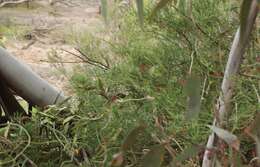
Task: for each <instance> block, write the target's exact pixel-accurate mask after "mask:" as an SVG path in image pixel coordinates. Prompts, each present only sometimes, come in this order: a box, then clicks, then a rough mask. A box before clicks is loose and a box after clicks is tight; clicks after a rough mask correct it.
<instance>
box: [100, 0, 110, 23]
mask: <svg viewBox="0 0 260 167" xmlns="http://www.w3.org/2000/svg"><path fill="white" fill-rule="evenodd" d="M101 15H102V16H103V18H104V20H105V22H106V23H107V22H108V6H107V0H101Z"/></svg>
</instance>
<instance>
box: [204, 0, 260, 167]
mask: <svg viewBox="0 0 260 167" xmlns="http://www.w3.org/2000/svg"><path fill="white" fill-rule="evenodd" d="M257 13H258V6H257V0H254V1H253V2H252V6H251V10H250V13H249V16H248V18H247V27H246V30H245V32H243V33H241V32H240V28H239V29H238V30H237V32H236V35H235V38H234V41H233V44H232V47H231V51H230V53H229V57H228V62H227V65H226V69H225V74H224V78H223V81H222V86H221V93H220V96H219V99H218V103H217V105H216V117H215V119H214V121H213V125H214V126H218V127H221V128H225V127H226V126H227V121H228V118H229V115H230V111H231V100H232V97H233V89H234V84H235V83H234V77H235V76H236V75H237V74H238V71H239V68H240V65H241V62H242V58H243V55H244V53H245V49H246V47H247V45H248V40H249V37H250V34H251V31H252V29H253V25H254V23H255V19H256V16H257ZM242 34H243V36H242ZM217 143H218V138H217V136H216V135H215V134H214V133H212V134H211V135H210V136H209V138H208V142H207V147H206V148H207V150H206V151H205V153H204V157H203V163H202V167H212V166H213V165H214V163H215V155H214V154H213V153H212V150H213V149H214V146H217Z"/></svg>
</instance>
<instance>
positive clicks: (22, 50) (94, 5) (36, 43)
mask: <svg viewBox="0 0 260 167" xmlns="http://www.w3.org/2000/svg"><path fill="white" fill-rule="evenodd" d="M63 1H64V0H63ZM72 2H73V3H72ZM36 3H37V7H32V9H29V10H27V9H26V8H23V9H20V8H17V7H12V8H1V9H0V16H1V18H0V21H4V20H11V21H12V24H16V25H24V26H28V27H30V29H31V31H29V33H28V37H27V36H26V37H25V38H22V39H15V38H13V39H10V40H8V42H7V43H6V48H7V49H8V50H9V51H10V52H11V53H13V54H14V55H15V56H16V57H17V58H18V59H19V60H21V61H23V62H25V63H26V64H28V65H29V66H30V67H31V68H32V69H33V71H35V72H36V73H38V74H39V75H40V76H41V77H42V78H44V79H46V80H47V81H48V82H50V83H51V84H52V85H54V86H55V87H57V88H58V89H62V90H63V91H64V92H70V91H69V90H70V89H69V84H68V79H67V77H65V76H64V75H62V74H61V72H60V70H58V69H57V64H54V63H53V62H52V61H50V57H52V56H53V53H58V56H59V57H61V58H62V60H66V61H70V62H71V61H72V62H73V61H77V60H76V58H75V57H74V56H72V55H71V54H69V53H67V52H65V51H63V50H68V51H72V52H73V51H74V49H73V48H74V47H75V46H72V45H69V44H68V43H67V42H66V38H67V37H66V34H69V33H71V32H72V31H78V30H85V29H88V30H90V31H91V30H92V29H93V30H94V29H96V28H97V26H101V25H102V22H101V19H100V15H99V13H98V10H99V6H98V4H99V3H98V0H73V1H67V2H66V1H64V3H55V5H53V6H51V5H49V4H48V1H46V0H37V2H36ZM74 52H75V51H74ZM63 67H64V69H66V70H67V71H70V70H71V69H72V68H73V64H72V63H64V64H63Z"/></svg>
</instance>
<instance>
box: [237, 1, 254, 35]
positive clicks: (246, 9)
mask: <svg viewBox="0 0 260 167" xmlns="http://www.w3.org/2000/svg"><path fill="white" fill-rule="evenodd" d="M252 2H253V0H243V2H242V6H241V11H240V32H241V37H242V38H243V37H244V34H245V31H246V29H247V20H248V16H249V13H250V9H251V5H252Z"/></svg>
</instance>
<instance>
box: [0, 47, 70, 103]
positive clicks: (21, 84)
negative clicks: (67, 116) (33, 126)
mask: <svg viewBox="0 0 260 167" xmlns="http://www.w3.org/2000/svg"><path fill="white" fill-rule="evenodd" d="M0 76H1V77H0V79H3V80H4V81H5V82H6V83H7V84H8V86H9V87H10V88H11V89H12V90H13V91H15V92H16V93H17V94H18V95H19V96H21V97H22V98H24V99H25V100H27V101H29V102H30V103H32V104H34V105H37V106H40V107H44V106H47V105H53V104H57V103H59V102H62V101H64V99H65V97H64V96H63V93H62V92H61V91H58V90H56V89H55V88H54V87H53V86H51V85H50V84H49V83H47V82H46V81H45V80H43V79H42V78H41V77H40V76H38V75H37V74H36V73H35V72H33V71H32V70H31V69H30V68H29V67H28V66H27V65H25V64H23V63H22V62H20V61H18V60H17V59H16V58H15V57H14V56H12V55H11V54H10V53H9V52H7V51H6V50H5V49H3V48H2V47H0ZM0 93H1V92H0Z"/></svg>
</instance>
